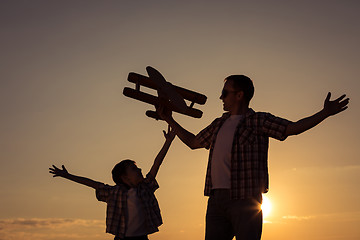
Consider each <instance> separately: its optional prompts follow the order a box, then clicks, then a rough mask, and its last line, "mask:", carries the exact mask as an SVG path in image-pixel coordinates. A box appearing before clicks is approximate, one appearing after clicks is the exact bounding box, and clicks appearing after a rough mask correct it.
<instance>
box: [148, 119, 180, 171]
mask: <svg viewBox="0 0 360 240" xmlns="http://www.w3.org/2000/svg"><path fill="white" fill-rule="evenodd" d="M163 132H164V136H165V143H164V145H163V146H162V148H161V149H160V152H159V153H158V155H157V156H156V158H155V160H154V164H153V165H152V167H151V169H150V172H149V173H150V174H151V175H152V176H153V177H154V178H155V177H156V175H157V173H158V171H159V168H160V165H161V164H162V162H163V160H164V158H165V156H166V153H167V152H168V150H169V148H170V145H171V143H172V141H173V140H174V138H175V135H176V134H175V131H174V129H171V128H170V125H169V126H168V131H167V132H165V131H163Z"/></svg>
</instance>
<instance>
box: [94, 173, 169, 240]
mask: <svg viewBox="0 0 360 240" xmlns="http://www.w3.org/2000/svg"><path fill="white" fill-rule="evenodd" d="M136 188H137V195H138V197H139V198H140V199H141V202H142V203H143V206H142V207H143V208H144V211H145V215H146V223H147V226H148V229H147V230H148V234H150V233H154V232H157V231H159V229H158V226H160V225H161V224H162V218H161V214H160V208H159V204H158V202H157V200H156V197H155V195H154V192H155V190H156V189H158V188H159V185H158V183H157V182H156V180H155V178H154V177H153V176H151V174H147V176H146V178H145V180H144V181H143V182H141V183H140V184H139V185H138V186H137V187H136ZM127 197H128V189H127V188H126V186H125V185H115V186H109V185H107V184H102V185H101V187H100V188H98V189H97V190H96V198H97V199H98V200H99V201H102V202H106V203H107V209H106V232H107V233H111V234H114V235H116V236H119V237H120V238H123V237H125V232H126V228H127V226H126V222H127V221H126V220H127V219H126V217H127Z"/></svg>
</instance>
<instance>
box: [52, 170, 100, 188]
mask: <svg viewBox="0 0 360 240" xmlns="http://www.w3.org/2000/svg"><path fill="white" fill-rule="evenodd" d="M52 166H53V167H52V168H49V170H50V171H49V172H50V173H51V174H53V177H63V178H66V179H69V180H71V181H73V182H76V183H80V184H82V185H85V186H88V187H92V188H94V189H98V188H99V186H100V185H101V184H102V183H100V182H96V181H94V180H92V179H89V178H85V177H80V176H75V175H72V174H70V173H69V172H68V171H67V170H66V168H65V166H64V165H62V169H60V168H58V167H56V166H55V165H52Z"/></svg>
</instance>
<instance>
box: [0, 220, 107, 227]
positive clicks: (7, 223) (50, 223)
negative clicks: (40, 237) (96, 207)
mask: <svg viewBox="0 0 360 240" xmlns="http://www.w3.org/2000/svg"><path fill="white" fill-rule="evenodd" d="M104 224H105V223H104V221H103V220H85V219H68V218H28V219H26V218H16V219H0V230H1V229H4V228H63V227H69V226H74V225H77V226H83V227H90V226H94V225H97V226H98V225H102V226H104Z"/></svg>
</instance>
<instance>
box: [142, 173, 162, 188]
mask: <svg viewBox="0 0 360 240" xmlns="http://www.w3.org/2000/svg"><path fill="white" fill-rule="evenodd" d="M144 183H145V184H146V185H147V187H148V188H149V189H150V190H151V191H152V192H155V190H156V189H158V188H159V184H158V182H157V181H156V179H155V178H154V177H153V176H152V175H151V174H150V173H148V174H147V175H146V178H145V180H144Z"/></svg>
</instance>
